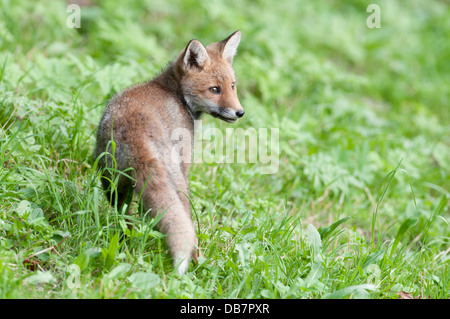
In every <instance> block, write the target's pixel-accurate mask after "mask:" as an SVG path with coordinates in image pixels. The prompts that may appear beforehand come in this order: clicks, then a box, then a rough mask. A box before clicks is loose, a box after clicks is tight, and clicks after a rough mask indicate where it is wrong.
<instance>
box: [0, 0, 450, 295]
mask: <svg viewBox="0 0 450 319" xmlns="http://www.w3.org/2000/svg"><path fill="white" fill-rule="evenodd" d="M50 2H51V4H50ZM369 3H370V2H365V1H358V0H354V1H325V0H324V1H312V2H308V3H298V1H282V2H280V3H279V4H277V5H276V6H274V5H273V3H272V2H271V1H268V0H261V1H255V2H251V4H250V3H249V4H246V5H243V4H242V2H241V1H234V0H230V1H226V2H220V1H212V2H211V1H209V2H206V1H205V2H202V3H198V1H179V2H178V3H177V2H173V3H172V4H168V3H166V2H165V1H148V2H144V1H136V2H133V3H132V4H130V3H128V2H126V1H118V2H113V1H111V2H110V1H108V2H105V3H103V2H100V1H93V5H91V6H88V7H82V9H81V17H82V20H81V29H70V28H68V27H67V26H66V19H67V17H68V16H69V15H70V13H67V12H66V3H65V2H64V1H61V2H56V3H55V1H38V2H30V1H26V0H20V1H6V2H5V1H3V3H2V4H1V7H0V298H397V297H398V296H397V294H396V293H397V292H400V291H406V292H410V293H412V295H413V296H414V297H421V298H449V293H450V291H449V287H450V274H449V234H450V232H449V225H448V223H449V209H448V199H449V190H450V164H449V163H450V162H449V161H448V159H449V158H450V129H449V123H450V112H449V97H450V63H449V61H448V56H449V55H450V42H449V41H448V36H447V35H448V34H449V32H450V20H449V19H448V16H449V14H450V9H449V7H448V5H446V4H444V2H442V1H437V0H434V1H419V0H414V1H408V2H407V3H406V2H404V1H379V2H377V4H379V5H380V8H381V28H380V29H369V28H367V26H366V19H367V17H368V15H369V13H367V12H366V8H367V5H368V4H369ZM237 29H240V30H242V32H243V36H242V41H241V45H240V47H239V51H238V54H237V56H236V58H235V62H234V67H235V70H236V74H237V77H238V86H239V96H240V100H241V103H242V105H243V106H244V108H245V111H246V115H245V117H244V118H243V119H242V120H241V121H240V122H239V123H238V124H236V125H229V124H226V123H222V122H219V121H218V120H216V119H213V118H208V117H205V118H204V122H203V125H204V127H217V128H219V129H221V130H223V131H225V129H226V128H229V127H242V128H244V129H245V128H250V127H253V128H256V129H258V128H279V129H280V143H279V148H280V163H279V164H280V165H279V170H278V172H277V173H275V174H267V175H261V174H259V169H260V168H261V166H262V164H261V163H259V164H258V163H256V164H224V163H222V164H214V163H202V164H195V165H193V167H192V170H191V175H190V183H191V192H192V193H191V201H192V205H193V213H194V216H195V220H196V221H198V225H197V227H198V237H199V241H200V245H201V247H202V252H203V257H202V258H200V260H199V264H198V265H191V267H190V269H189V271H188V273H187V274H186V275H184V276H178V275H176V273H175V272H174V271H173V268H172V264H171V259H170V256H169V254H168V252H167V247H166V245H165V242H164V236H163V235H162V234H160V233H159V232H158V231H156V228H155V227H154V225H155V221H154V220H151V219H150V218H147V217H145V216H143V215H145V214H140V216H128V215H126V214H124V212H123V211H117V209H115V208H113V207H111V206H110V205H109V203H108V201H107V199H106V197H105V196H104V193H103V190H102V189H101V187H100V183H99V176H98V172H97V171H96V170H95V167H96V163H95V159H94V158H92V156H91V154H92V150H93V147H94V145H95V132H96V126H97V124H98V121H99V119H100V115H101V112H102V110H103V107H104V103H105V101H107V100H108V99H109V98H110V97H111V96H112V95H113V94H114V93H115V92H117V91H119V90H121V89H123V88H126V87H128V86H130V85H132V84H135V83H138V82H142V81H145V80H147V79H149V78H151V77H152V76H153V75H155V74H156V73H157V72H158V71H159V69H160V68H161V67H162V66H164V65H165V64H166V63H167V62H168V61H169V60H172V59H173V58H174V57H175V56H176V54H177V53H178V51H180V50H181V49H182V48H184V46H185V45H186V44H187V42H188V41H189V40H190V39H191V38H197V39H200V40H201V41H203V42H204V43H209V42H213V41H217V40H220V39H223V38H225V37H226V36H228V35H229V34H230V33H231V32H233V31H235V30H237ZM130 224H132V225H133V226H134V227H133V228H132V229H130V228H129V227H128V225H130Z"/></svg>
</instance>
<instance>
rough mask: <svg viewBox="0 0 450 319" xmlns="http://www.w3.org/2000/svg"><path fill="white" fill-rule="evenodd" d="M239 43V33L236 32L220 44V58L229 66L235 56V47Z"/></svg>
mask: <svg viewBox="0 0 450 319" xmlns="http://www.w3.org/2000/svg"><path fill="white" fill-rule="evenodd" d="M240 41H241V31H239V30H238V31H236V32H234V33H233V34H232V35H230V36H229V37H228V38H226V39H225V40H223V41H222V42H221V44H222V45H223V51H222V56H223V58H224V59H226V60H227V61H228V62H229V63H230V64H232V63H233V57H234V56H235V54H236V51H237V47H238V45H239V42H240Z"/></svg>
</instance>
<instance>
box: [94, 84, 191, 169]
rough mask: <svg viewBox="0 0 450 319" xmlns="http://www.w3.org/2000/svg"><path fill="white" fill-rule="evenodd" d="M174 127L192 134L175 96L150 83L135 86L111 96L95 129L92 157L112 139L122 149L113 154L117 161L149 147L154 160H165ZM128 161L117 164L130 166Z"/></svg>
mask: <svg viewBox="0 0 450 319" xmlns="http://www.w3.org/2000/svg"><path fill="white" fill-rule="evenodd" d="M177 128H188V129H189V130H192V131H193V121H192V119H191V118H190V116H189V114H188V111H187V110H186V109H185V107H184V106H183V105H182V103H181V102H180V101H178V99H177V97H176V95H175V94H172V93H171V92H169V91H167V89H164V88H161V87H160V86H159V85H158V84H156V83H155V82H153V81H150V82H147V83H143V84H139V85H136V86H134V87H132V88H129V89H127V90H125V91H123V92H121V93H120V94H118V95H116V96H115V97H113V98H112V99H111V100H110V101H109V103H108V105H107V106H106V109H105V111H104V113H103V116H102V119H101V121H100V125H99V129H98V134H97V149H96V156H99V155H100V154H101V153H102V152H104V151H105V150H106V147H107V144H108V142H109V141H110V140H111V137H112V139H113V140H114V141H115V143H116V147H121V148H122V150H121V151H122V152H116V154H114V155H115V156H116V155H118V156H119V159H121V157H123V158H124V159H125V158H127V156H121V155H123V154H120V153H129V152H132V153H133V154H135V153H136V152H137V151H139V149H141V148H143V147H147V146H149V144H150V147H151V149H153V150H154V157H155V158H158V159H160V158H161V157H163V158H164V157H167V156H168V155H170V152H171V151H172V147H173V143H174V142H175V141H173V140H172V134H173V132H174V130H175V129H177ZM177 142H178V141H177ZM166 159H168V158H166ZM122 162H126V163H122ZM128 162H129V161H125V160H120V162H119V163H118V164H119V165H120V166H123V165H130V164H131V163H128ZM121 169H124V168H123V167H122V168H121Z"/></svg>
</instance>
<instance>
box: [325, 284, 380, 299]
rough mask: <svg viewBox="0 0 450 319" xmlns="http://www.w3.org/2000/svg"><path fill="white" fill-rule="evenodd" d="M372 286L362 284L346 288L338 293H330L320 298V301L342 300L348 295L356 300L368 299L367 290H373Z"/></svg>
mask: <svg viewBox="0 0 450 319" xmlns="http://www.w3.org/2000/svg"><path fill="white" fill-rule="evenodd" d="M375 288H376V287H375V286H374V285H370V284H362V285H356V286H350V287H346V288H342V289H339V290H338V291H335V292H331V293H329V294H326V295H324V296H323V297H322V299H343V298H346V297H348V296H349V295H354V297H356V298H369V297H370V295H369V293H368V290H375Z"/></svg>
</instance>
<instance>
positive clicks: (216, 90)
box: [209, 86, 220, 94]
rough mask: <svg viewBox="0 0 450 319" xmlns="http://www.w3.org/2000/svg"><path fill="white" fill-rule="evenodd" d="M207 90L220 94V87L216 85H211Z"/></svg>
mask: <svg viewBox="0 0 450 319" xmlns="http://www.w3.org/2000/svg"><path fill="white" fill-rule="evenodd" d="M209 92H211V93H212V94H220V88H218V87H217V86H213V87H211V88H209Z"/></svg>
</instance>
